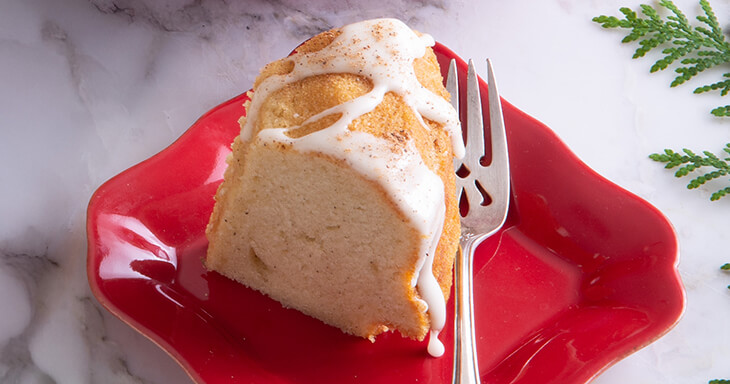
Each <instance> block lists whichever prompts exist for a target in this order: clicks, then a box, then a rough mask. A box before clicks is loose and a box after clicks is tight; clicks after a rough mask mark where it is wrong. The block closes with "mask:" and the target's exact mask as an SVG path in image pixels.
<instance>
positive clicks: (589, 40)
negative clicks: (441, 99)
mask: <svg viewBox="0 0 730 384" xmlns="http://www.w3.org/2000/svg"><path fill="white" fill-rule="evenodd" d="M676 3H677V4H678V5H680V7H681V8H683V9H685V10H686V11H687V12H688V14H690V15H695V14H696V13H697V11H698V6H697V2H696V1H694V0H678V1H677V2H676ZM638 4H639V1H637V0H625V1H622V2H620V3H619V2H615V1H608V0H588V1H585V0H545V1H530V0H515V1H509V2H507V1H476V0H475V1H465V0H455V1H446V0H419V1H408V0H374V1H367V2H365V1H336V0H314V1H308V2H302V1H295V0H272V1H256V2H254V1H248V2H246V1H238V2H219V1H188V0H168V1H153V0H92V1H84V0H69V1H64V2H60V1H52V0H45V1H42V0H32V1H21V0H2V1H0V164H2V165H1V166H0V197H1V198H0V217H2V220H0V308H2V315H0V382H2V383H60V384H67V383H68V384H83V383H189V382H190V379H188V378H187V376H186V375H185V374H184V372H183V371H182V369H180V368H179V367H178V366H177V365H176V363H175V362H174V361H173V360H172V359H171V358H169V357H168V356H167V355H166V354H165V353H164V352H162V351H161V350H160V349H158V348H157V347H156V346H155V345H154V344H152V343H151V342H149V341H147V340H146V339H145V338H144V337H143V336H140V335H138V334H137V333H135V331H133V330H132V329H131V328H130V327H128V326H127V325H125V324H123V323H122V322H120V321H119V320H117V319H116V318H115V317H113V316H112V315H110V314H109V313H108V312H106V311H105V310H104V309H102V308H101V307H100V305H99V304H98V303H97V301H96V300H95V299H94V298H93V296H92V295H91V293H90V290H89V287H88V284H87V280H86V275H85V273H86V271H85V261H86V260H85V257H86V245H85V241H86V238H85V227H84V220H85V208H86V204H87V202H88V199H89V197H90V196H91V194H92V192H93V191H94V190H95V189H96V188H97V187H98V186H99V185H100V184H101V183H103V182H104V181H105V180H107V179H108V178H110V177H111V176H113V175H115V174H117V173H118V172H120V171H122V170H124V169H126V168H127V167H129V166H131V165H133V164H135V163H137V162H139V161H141V160H143V159H145V158H147V157H148V156H150V155H152V154H154V153H156V152H157V151H159V150H160V149H162V148H163V147H165V146H167V145H168V144H169V143H171V142H172V141H173V140H174V139H175V138H177V137H178V136H179V135H180V134H181V133H182V132H184V131H185V130H186V129H187V128H188V126H189V125H190V124H191V123H192V122H193V121H194V120H195V119H196V118H197V117H198V116H200V115H201V114H202V113H204V112H205V111H207V110H208V109H209V108H211V107H213V106H215V105H216V104H218V103H219V102H221V101H224V100H226V99H228V98H230V97H232V96H234V95H236V94H238V93H240V92H242V91H243V90H246V89H247V88H249V87H250V86H251V84H252V81H253V78H254V76H255V74H256V73H257V71H258V69H259V68H260V67H261V66H262V65H263V64H265V63H266V62H268V61H271V60H273V59H276V58H279V57H280V56H282V55H285V54H286V53H287V52H288V51H289V50H290V49H291V48H292V47H294V46H295V45H296V44H298V43H299V42H301V41H302V40H304V39H306V38H307V37H309V36H310V35H313V34H315V33H317V32H319V31H322V30H325V29H328V28H330V27H333V26H339V25H342V24H346V23H349V22H353V21H357V20H359V19H364V18H372V17H380V16H390V17H398V18H400V19H402V20H404V21H406V22H407V23H409V24H410V25H411V26H412V27H414V28H416V29H418V30H421V31H425V32H428V33H430V34H432V35H433V36H434V37H435V38H436V39H437V40H439V41H441V42H443V43H445V44H446V45H447V46H449V47H450V48H452V49H453V50H454V51H455V52H457V53H458V54H460V55H461V56H463V57H471V58H474V59H478V60H483V59H485V58H486V57H491V58H492V59H493V60H494V64H495V67H496V68H495V69H496V71H497V74H498V77H499V81H500V87H501V91H502V94H503V96H504V97H505V98H506V99H507V100H509V101H511V102H512V103H513V104H515V105H516V106H518V107H519V108H521V109H522V110H524V111H526V112H528V113H529V114H531V115H533V116H535V117H536V118H538V119H539V120H541V121H543V122H544V123H546V124H547V125H548V126H550V127H551V128H553V129H554V130H555V131H556V132H557V134H558V135H559V136H560V137H561V138H562V139H563V140H564V141H565V142H566V143H567V144H568V145H569V146H570V147H571V148H572V149H573V150H574V151H575V153H576V154H577V155H578V156H579V157H580V158H581V159H583V160H584V161H585V162H586V163H587V164H588V165H589V166H591V167H592V168H594V169H595V170H597V171H598V172H599V173H601V174H603V175H604V176H605V177H607V178H608V179H610V180H612V181H613V182H615V183H617V184H619V185H621V186H622V187H624V188H626V189H628V190H630V191H632V192H634V193H636V194H638V195H639V196H641V197H643V198H645V199H646V200H648V201H649V202H651V203H652V204H654V205H655V206H657V207H658V208H659V209H661V210H662V211H663V212H664V213H665V214H666V215H667V216H668V217H669V219H670V220H671V221H672V223H673V224H674V226H675V228H676V231H677V233H678V236H679V241H680V248H681V255H682V259H681V264H680V273H681V275H682V278H683V281H684V283H685V284H686V289H687V310H686V313H685V315H684V316H683V318H682V320H681V321H680V323H679V324H678V325H677V326H676V327H675V328H674V329H673V330H672V331H671V332H669V333H668V334H667V335H666V336H664V337H663V338H661V339H660V340H658V341H656V342H655V343H653V344H651V345H650V346H648V347H646V348H644V349H643V350H640V351H639V352H637V353H635V354H634V355H632V356H630V357H628V358H626V359H625V360H623V361H621V362H619V363H618V364H616V365H614V366H613V367H611V368H610V369H608V370H607V371H606V372H604V373H603V374H602V375H601V376H599V377H598V378H596V379H595V381H594V382H595V383H598V384H608V383H622V382H631V383H662V384H666V383H706V382H707V381H708V380H709V379H712V378H723V377H724V378H730V364H729V363H728V361H730V327H728V326H727V324H728V320H727V319H728V318H730V290H728V289H727V288H726V286H727V285H728V284H730V275H728V274H724V273H722V272H720V271H719V266H720V265H722V264H723V263H725V262H730V252H728V245H730V236H728V232H727V223H728V218H729V217H730V198H728V199H726V200H725V201H720V202H716V203H711V202H710V201H709V193H710V192H709V191H708V190H702V191H699V192H698V191H688V190H686V189H685V188H684V184H683V183H681V182H680V181H677V180H675V179H674V178H673V177H672V176H671V175H670V173H669V172H667V171H665V170H664V169H663V168H662V166H661V165H659V164H656V163H654V162H651V161H649V160H648V159H647V155H648V154H649V153H652V152H656V151H660V150H662V149H663V148H665V147H670V148H676V149H679V148H681V147H683V146H687V147H690V148H694V149H710V150H713V151H715V152H719V151H720V150H721V147H722V145H723V144H724V143H726V142H728V141H730V139H728V137H729V136H730V120H727V119H726V120H722V119H717V118H713V117H711V116H710V115H709V114H708V110H709V109H711V108H712V107H714V106H716V105H720V104H721V103H723V104H727V103H728V100H723V99H722V98H720V97H719V96H717V95H703V96H695V95H692V94H691V89H690V87H682V88H677V89H669V87H668V83H669V81H670V80H671V78H672V75H671V73H660V74H654V75H649V74H648V68H649V65H650V63H649V61H648V60H641V61H638V60H630V59H629V57H630V56H631V53H632V52H633V49H634V48H633V47H630V46H621V45H620V44H619V42H618V41H619V40H620V38H621V37H622V36H623V35H622V34H621V33H619V32H616V31H605V30H602V29H601V28H600V27H598V25H596V24H595V23H592V22H591V18H592V17H593V16H597V15H599V14H618V7H619V6H621V5H626V6H630V7H632V8H634V9H636V8H637V7H638ZM712 4H713V6H714V7H715V9H716V11H717V14H718V16H719V17H720V19H721V20H722V21H724V23H725V24H724V26H725V28H726V29H727V30H728V31H730V24H728V23H730V17H728V15H730V12H728V11H730V0H713V1H712Z"/></svg>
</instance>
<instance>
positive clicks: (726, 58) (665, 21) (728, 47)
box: [592, 0, 730, 117]
mask: <svg viewBox="0 0 730 384" xmlns="http://www.w3.org/2000/svg"><path fill="white" fill-rule="evenodd" d="M699 3H700V8H701V9H702V12H703V14H700V15H698V16H697V17H696V18H695V19H696V21H697V22H699V23H700V24H699V25H692V24H691V23H690V20H689V19H688V18H687V16H686V15H685V14H684V13H683V12H682V11H681V10H680V9H679V8H678V7H677V6H676V5H675V4H674V3H673V2H672V1H671V0H660V1H659V2H658V7H659V8H664V10H666V11H669V14H668V15H666V16H664V17H662V15H661V12H659V10H657V9H656V8H654V7H652V6H651V5H647V4H642V5H640V6H639V8H640V10H641V15H639V14H638V13H637V12H635V11H634V10H632V9H630V8H627V7H622V8H620V9H619V12H620V13H621V14H622V15H623V18H618V17H616V16H606V15H601V16H596V17H594V18H593V19H592V20H593V21H594V22H596V23H599V24H601V26H602V27H604V28H620V29H624V30H627V33H626V35H625V36H624V38H623V39H622V40H621V41H622V42H623V43H633V42H635V43H636V44H638V46H637V48H636V50H635V51H634V54H633V56H632V57H633V58H634V59H638V58H641V57H645V56H646V55H647V54H648V53H649V52H651V51H653V50H655V49H658V50H660V51H661V52H662V53H663V54H664V56H663V57H661V58H659V59H657V60H656V62H655V63H654V64H652V65H651V66H650V68H649V72H650V73H654V72H659V71H664V70H666V69H668V68H670V67H674V71H675V72H676V73H677V76H676V77H675V78H674V79H673V80H672V82H671V83H670V87H677V86H679V85H682V84H684V83H687V82H689V81H691V80H693V79H694V78H695V77H697V76H698V75H700V74H701V73H703V72H704V71H706V70H707V69H709V68H713V67H715V66H719V65H725V66H727V65H728V64H729V63H730V43H728V42H727V41H726V40H725V35H724V33H723V31H722V28H721V27H720V22H719V21H718V20H717V16H716V15H715V13H714V11H713V10H712V7H711V6H710V3H709V1H708V0H700V2H699ZM724 77H726V78H727V77H728V76H726V75H724ZM710 91H718V92H719V94H720V96H726V95H727V94H729V93H730V79H726V80H721V81H716V82H712V83H709V84H706V85H701V86H698V87H696V88H695V89H694V93H706V92H710ZM710 113H711V114H713V115H715V116H718V117H730V107H728V106H725V107H717V108H715V109H713V110H712V111H711V112H710Z"/></svg>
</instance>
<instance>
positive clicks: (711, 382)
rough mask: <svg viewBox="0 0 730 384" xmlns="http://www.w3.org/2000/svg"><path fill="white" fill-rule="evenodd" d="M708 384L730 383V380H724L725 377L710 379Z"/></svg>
mask: <svg viewBox="0 0 730 384" xmlns="http://www.w3.org/2000/svg"><path fill="white" fill-rule="evenodd" d="M707 384H730V380H724V379H717V380H710V381H709V382H708V383H707Z"/></svg>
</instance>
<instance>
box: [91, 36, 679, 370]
mask: <svg viewBox="0 0 730 384" xmlns="http://www.w3.org/2000/svg"><path fill="white" fill-rule="evenodd" d="M435 51H436V53H437V55H438V57H439V60H440V61H441V65H442V68H447V65H446V64H447V62H448V60H449V59H450V58H452V57H454V58H456V59H457V61H458V65H459V71H460V74H461V75H462V76H461V78H462V79H465V78H466V76H465V75H464V73H465V71H466V69H465V68H466V66H465V64H464V62H463V61H462V60H460V59H459V58H457V57H456V55H455V54H454V53H453V52H451V51H450V50H448V49H447V48H445V47H443V46H441V45H438V44H437V45H436V47H435ZM462 89H464V88H462ZM482 92H483V94H486V92H487V88H486V85H485V84H483V83H482ZM244 100H245V96H244V95H241V96H238V97H236V98H234V99H232V100H230V101H227V102H225V103H223V104H221V105H220V106H218V107H216V108H214V109H213V110H211V111H210V112H208V113H207V114H205V115H204V116H203V117H201V118H200V120H198V121H197V122H196V123H195V124H194V125H193V126H192V127H191V128H190V129H189V130H188V131H187V132H186V133H185V134H184V135H182V136H181V137H180V138H179V139H178V140H177V141H176V142H175V143H173V144H172V145H171V146H170V147H168V148H167V149H165V150H163V151H162V152H160V153H159V154H157V155H155V156H154V157H152V158H150V159H148V160H146V161H144V162H142V163H141V164H139V165H137V166H135V167H133V168H131V169H129V170H127V171H125V172H123V173H122V174H120V175H118V176H116V177H114V178H113V179H111V180H109V181H108V182H106V183H105V184H104V185H102V186H101V187H100V188H99V189H98V190H97V191H96V193H95V194H94V196H93V197H92V199H91V202H90V203H89V209H88V223H87V230H88V238H89V247H88V252H89V254H88V277H89V283H90V284H91V289H92V291H93V292H94V294H95V295H96V297H97V298H98V299H99V301H100V302H101V303H102V305H103V306H104V307H106V308H107V309H108V310H109V311H111V312H112V313H114V314H115V315H116V316H118V317H119V318H120V319H122V320H123V321H125V322H127V323H128V324H129V325H130V326H132V327H133V328H135V329H137V330H138V331H139V332H141V333H142V334H144V335H146V336H147V337H149V338H150V339H151V340H153V341H154V342H155V343H157V344H158V345H160V346H161V347H162V348H163V349H164V350H166V351H167V352H168V353H170V355H172V357H174V358H175V359H176V360H177V361H178V362H179V363H180V365H181V366H182V367H183V368H184V369H185V370H186V371H187V372H188V374H189V375H190V376H191V377H192V378H193V380H195V381H196V382H198V383H272V384H276V383H317V384H319V383H344V382H358V383H406V382H411V383H414V382H418V383H422V384H423V383H450V382H451V371H452V358H451V354H452V349H453V346H452V342H453V341H452V340H453V330H452V327H451V326H448V327H447V328H446V329H445V330H444V332H443V333H442V336H441V338H442V340H443V341H444V343H445V345H446V355H445V356H444V357H442V358H438V359H435V358H431V357H429V356H428V355H427V353H426V349H425V343H423V342H422V343H419V342H414V341H411V340H408V339H403V338H401V337H400V335H398V334H385V335H382V336H380V337H378V339H377V341H376V342H375V343H370V342H369V341H366V340H363V339H359V338H356V337H352V336H348V335H345V334H343V333H341V332H340V331H339V330H337V329H334V328H331V327H329V326H327V325H324V324H322V323H320V322H319V321H317V320H314V319H312V318H309V317H307V316H305V315H302V314H301V313H299V312H297V311H295V310H290V309H285V308H282V307H281V305H279V304H278V303H277V302H275V301H272V300H271V299H269V298H267V297H265V296H263V295H261V294H259V293H257V292H255V291H252V290H250V289H247V288H245V287H243V286H242V285H239V284H237V283H234V282H233V281H231V280H228V279H227V278H225V277H222V276H221V275H219V274H217V273H210V272H207V271H206V270H205V269H204V268H203V265H202V263H201V259H202V258H203V257H204V255H205V250H206V246H207V241H206V238H205V235H204V229H205V225H206V223H207V221H208V216H209V215H210V213H211V211H212V208H213V195H214V193H215V190H216V188H217V187H218V185H219V183H220V182H221V178H222V175H223V170H224V168H225V162H224V159H225V157H226V155H227V154H228V153H229V152H230V143H231V142H232V140H233V138H234V137H235V136H236V135H237V134H238V132H239V127H238V123H237V120H238V118H239V117H240V116H241V115H243V114H244V109H243V107H242V104H243V102H244ZM485 100H486V98H485ZM484 110H485V111H486V110H487V107H486V104H485V106H484ZM504 117H505V122H506V126H507V136H508V141H509V150H510V163H511V167H512V185H513V189H512V190H513V195H512V199H513V200H512V206H511V207H512V208H511V211H510V215H509V218H508V221H507V224H506V226H505V227H504V229H503V230H502V231H500V232H499V233H497V234H496V235H494V236H493V237H492V238H490V239H488V240H486V241H485V242H484V243H483V244H482V246H480V248H479V249H478V250H477V255H476V265H475V271H476V272H475V279H476V280H475V287H474V288H475V301H476V304H475V305H476V319H477V330H476V334H477V343H478V344H479V345H478V348H479V362H480V368H481V375H482V379H483V381H484V382H486V383H499V384H504V383H561V384H566V383H585V382H587V381H589V380H590V379H591V378H593V377H595V376H596V375H597V374H598V373H599V372H601V371H602V370H604V369H605V368H606V367H607V366H609V365H611V364H612V363H614V362H616V361H617V360H619V359H621V358H623V357H624V356H627V355H628V354H630V353H632V352H634V351H636V350H637V349H639V348H641V347H643V346H645V345H647V344H649V343H651V342H652V341H653V340H655V339H657V338H658V337H660V336H661V335H662V334H664V333H665V332H666V331H667V330H668V329H669V328H671V327H672V326H673V325H674V324H675V322H676V321H677V320H678V318H679V316H680V315H681V313H682V311H683V308H684V293H683V290H682V286H681V282H680V279H679V276H678V274H677V270H676V265H677V258H678V255H677V240H676V237H675V234H674V232H673V230H672V227H671V225H670V224H669V222H668V221H667V219H666V218H665V217H664V216H663V215H662V214H661V213H660V212H659V211H657V210H656V209H655V208H653V207H652V206H651V205H649V204H648V203H646V202H645V201H643V200H641V199H639V198H638V197H636V196H634V195H632V194H630V193H628V192H627V191H625V190H623V189H621V188H619V187H618V186H616V185H614V184H612V183H610V182H608V181H606V180H605V179H603V178H602V177H601V176H599V175H598V174H596V173H595V172H594V171H592V170H591V169H589V168H588V167H587V166H586V165H585V164H583V163H582V162H581V161H580V160H578V158H576V157H575V155H573V154H572V153H571V152H570V150H568V148H567V147H566V146H565V145H564V144H563V143H562V142H561V141H560V140H559V139H558V138H557V137H556V135H555V134H554V133H553V132H552V131H551V130H550V129H548V128H547V127H545V126H544V125H542V124H541V123H539V122H537V121H536V120H534V119H533V118H531V117H530V116H528V115H526V114H525V113H523V112H521V111H519V110H518V109H517V108H515V107H513V106H512V105H510V104H508V103H506V102H505V103H504ZM485 121H488V120H487V119H485ZM485 124H488V123H485ZM449 310H450V311H451V312H450V313H449V319H448V323H447V324H451V323H452V321H453V302H450V303H449Z"/></svg>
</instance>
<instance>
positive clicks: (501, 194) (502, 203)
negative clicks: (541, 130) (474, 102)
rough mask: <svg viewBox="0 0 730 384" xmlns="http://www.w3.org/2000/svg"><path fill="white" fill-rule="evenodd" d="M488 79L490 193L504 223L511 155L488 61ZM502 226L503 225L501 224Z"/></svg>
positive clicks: (490, 64) (488, 61)
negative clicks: (490, 156) (490, 146)
mask: <svg viewBox="0 0 730 384" xmlns="http://www.w3.org/2000/svg"><path fill="white" fill-rule="evenodd" d="M487 79H488V81H489V83H488V87H489V88H488V90H489V130H490V132H491V142H492V161H491V163H490V166H489V172H490V173H491V175H489V179H490V180H489V181H490V184H491V185H490V187H491V188H490V192H491V194H492V198H493V201H494V202H496V203H497V204H495V205H496V206H495V207H494V209H495V210H497V211H498V214H499V215H501V216H502V218H503V219H502V223H504V218H506V216H507V210H508V207H509V195H510V182H509V180H510V172H509V155H508V150H507V134H506V132H505V128H504V116H503V114H502V102H501V99H500V96H499V91H498V90H497V81H496V80H495V76H494V69H493V68H492V61H491V60H489V59H487ZM500 226H501V224H500Z"/></svg>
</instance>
